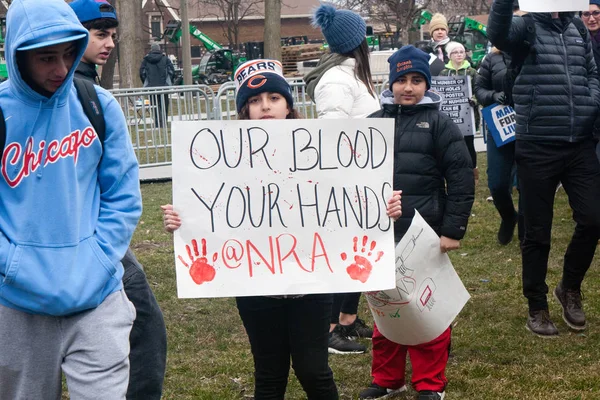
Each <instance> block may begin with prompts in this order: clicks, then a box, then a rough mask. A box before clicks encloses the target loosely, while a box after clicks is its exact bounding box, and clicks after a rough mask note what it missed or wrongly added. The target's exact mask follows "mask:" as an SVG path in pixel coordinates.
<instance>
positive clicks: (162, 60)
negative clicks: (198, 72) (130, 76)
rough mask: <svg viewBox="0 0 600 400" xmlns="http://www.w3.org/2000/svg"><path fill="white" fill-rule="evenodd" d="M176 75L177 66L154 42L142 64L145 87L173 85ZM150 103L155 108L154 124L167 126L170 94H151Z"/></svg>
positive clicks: (141, 76) (141, 71) (142, 78)
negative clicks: (174, 66) (174, 65)
mask: <svg viewBox="0 0 600 400" xmlns="http://www.w3.org/2000/svg"><path fill="white" fill-rule="evenodd" d="M174 75H175V68H173V63H171V60H169V57H167V56H166V55H165V54H163V52H162V51H161V50H160V45H159V44H158V43H152V45H151V46H150V53H148V54H146V56H145V57H144V59H143V60H142V65H141V66H140V79H141V80H142V82H143V83H144V87H160V86H171V85H172V83H173V76H174ZM150 104H151V105H152V106H153V108H154V124H155V125H156V126H157V127H159V128H162V127H166V122H167V116H168V115H169V95H167V94H155V95H150Z"/></svg>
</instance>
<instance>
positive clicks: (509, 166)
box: [486, 133, 516, 221]
mask: <svg viewBox="0 0 600 400" xmlns="http://www.w3.org/2000/svg"><path fill="white" fill-rule="evenodd" d="M486 146H487V159H488V166H487V176H488V187H489V189H490V194H491V195H492V197H493V199H494V205H495V206H496V209H497V210H498V213H499V214H500V217H501V218H502V219H503V220H507V221H509V220H511V219H513V218H514V217H515V213H516V211H515V206H514V205H513V198H512V188H513V172H514V168H515V142H512V143H508V144H505V145H504V146H502V147H497V146H496V142H494V138H493V137H492V134H491V133H488V136H487V142H486Z"/></svg>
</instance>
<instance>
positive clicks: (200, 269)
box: [178, 239, 218, 285]
mask: <svg viewBox="0 0 600 400" xmlns="http://www.w3.org/2000/svg"><path fill="white" fill-rule="evenodd" d="M192 246H193V248H194V255H192V249H191V248H190V246H189V245H186V246H185V249H186V251H187V253H188V256H189V257H190V261H191V264H192V266H191V267H190V266H189V265H188V263H186V262H185V260H184V259H183V257H181V256H178V258H179V261H181V263H182V264H183V265H185V266H186V267H187V268H189V269H190V276H191V277H192V280H193V281H194V282H195V283H196V284H198V285H202V284H203V283H204V282H210V281H212V280H213V279H214V278H215V274H216V271H215V268H214V267H213V266H212V265H210V264H209V263H208V260H207V259H206V239H202V257H200V258H197V257H199V256H200V253H199V252H198V242H197V241H196V239H193V240H192ZM217 257H218V255H217V253H214V254H213V256H212V262H213V264H214V262H215V261H217Z"/></svg>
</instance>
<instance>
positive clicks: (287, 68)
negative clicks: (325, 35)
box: [281, 43, 325, 75]
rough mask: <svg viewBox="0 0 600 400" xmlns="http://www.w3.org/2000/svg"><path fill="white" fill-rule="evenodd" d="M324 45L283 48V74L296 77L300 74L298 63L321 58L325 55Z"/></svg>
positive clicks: (301, 45) (300, 45)
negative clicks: (295, 75)
mask: <svg viewBox="0 0 600 400" xmlns="http://www.w3.org/2000/svg"><path fill="white" fill-rule="evenodd" d="M322 47H323V45H322V44H319V43H315V44H299V45H294V46H284V47H282V48H281V58H282V64H283V73H284V74H285V75H294V74H296V73H298V62H299V61H307V60H314V59H316V58H321V56H322V55H323V54H325V50H324V49H323V48H322Z"/></svg>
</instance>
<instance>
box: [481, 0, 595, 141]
mask: <svg viewBox="0 0 600 400" xmlns="http://www.w3.org/2000/svg"><path fill="white" fill-rule="evenodd" d="M512 5H513V0H494V4H493V5H492V9H491V11H490V17H489V21H488V27H487V33H488V38H489V39H490V41H491V42H492V44H493V45H494V46H496V47H497V48H499V49H500V50H502V51H506V52H511V51H512V50H514V49H516V48H518V47H519V46H520V45H522V44H523V42H524V41H525V40H526V39H527V38H528V36H529V35H528V33H527V26H526V23H525V21H524V19H523V17H513V15H512ZM531 16H532V18H533V21H534V23H535V40H534V43H533V44H532V46H533V49H532V51H530V54H529V56H528V57H527V59H526V60H525V63H524V65H523V68H522V69H521V72H520V74H519V75H518V76H517V79H516V81H515V85H514V87H513V99H514V102H515V111H516V114H517V125H516V131H517V139H518V140H537V141H545V142H556V141H568V142H578V141H582V140H585V139H587V138H590V137H591V133H592V126H593V123H594V120H595V118H596V113H597V109H598V105H599V104H600V87H599V83H598V78H597V76H596V63H595V62H594V56H593V53H592V45H591V43H590V40H589V38H588V40H587V42H586V41H584V39H583V38H582V36H581V34H580V33H579V30H578V29H577V28H576V27H575V25H573V23H572V22H571V21H572V19H573V17H574V14H573V13H560V14H559V16H560V18H559V19H553V18H552V16H551V14H550V13H531Z"/></svg>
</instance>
